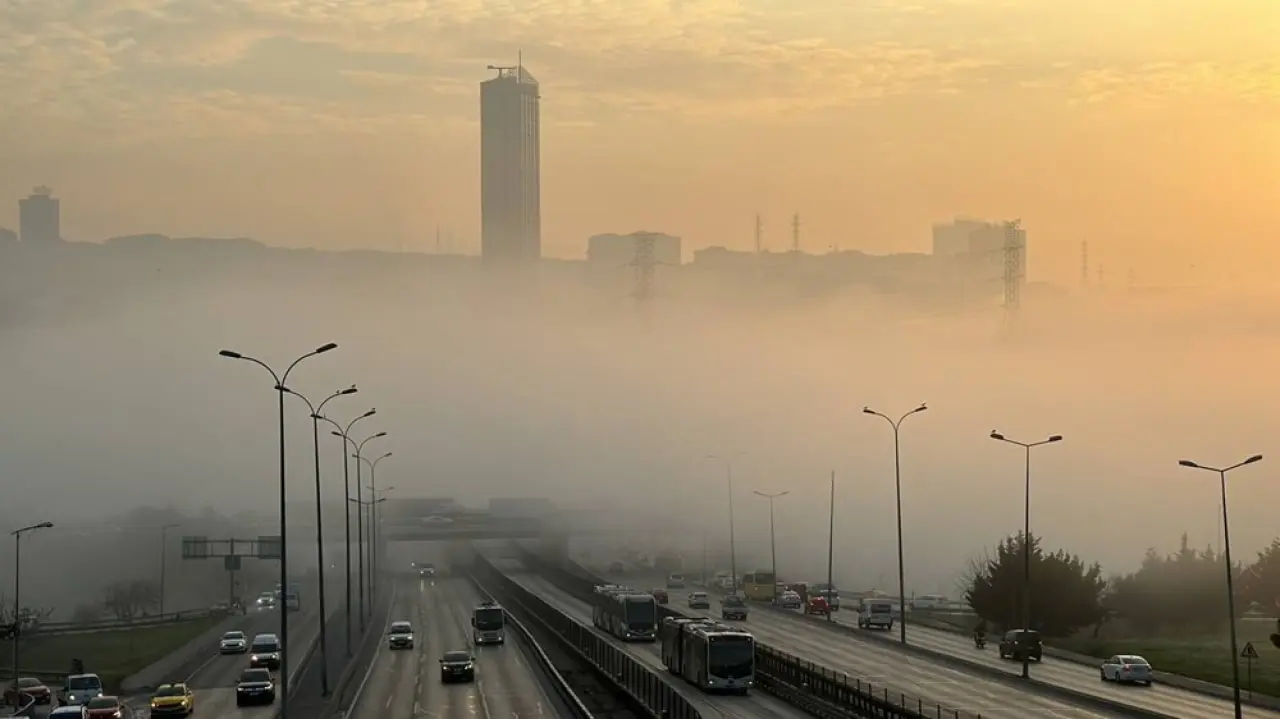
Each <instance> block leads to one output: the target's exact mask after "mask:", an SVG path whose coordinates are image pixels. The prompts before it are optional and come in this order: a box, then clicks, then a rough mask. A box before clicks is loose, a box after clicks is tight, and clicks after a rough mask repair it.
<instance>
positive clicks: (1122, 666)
mask: <svg viewBox="0 0 1280 719" xmlns="http://www.w3.org/2000/svg"><path fill="white" fill-rule="evenodd" d="M1100 673H1101V674H1102V681H1104V682H1117V683H1125V684H1145V685H1146V686H1151V662H1149V661H1147V660H1146V659H1143V658H1142V657H1140V656H1138V655H1137V654H1116V655H1114V656H1112V657H1109V658H1108V659H1107V660H1106V661H1104V662H1103V663H1102V667H1101V669H1100Z"/></svg>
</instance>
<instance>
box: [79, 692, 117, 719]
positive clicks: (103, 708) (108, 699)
mask: <svg viewBox="0 0 1280 719" xmlns="http://www.w3.org/2000/svg"><path fill="white" fill-rule="evenodd" d="M84 708H85V709H88V710H89V719H124V705H123V704H121V703H120V697H112V696H106V695H103V696H100V697H94V698H92V699H90V700H89V703H87V704H85V705H84Z"/></svg>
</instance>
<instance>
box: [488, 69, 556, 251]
mask: <svg viewBox="0 0 1280 719" xmlns="http://www.w3.org/2000/svg"><path fill="white" fill-rule="evenodd" d="M489 69H491V70H497V71H498V76H497V77H494V78H491V79H489V80H485V81H484V82H482V83H480V254H481V256H482V257H483V258H484V259H485V261H486V262H492V263H494V264H524V263H530V262H534V261H536V260H538V259H539V258H540V257H541V256H542V197H541V195H542V186H541V182H540V181H539V165H540V164H541V163H540V156H541V153H540V149H539V144H540V143H539V137H540V136H541V132H540V130H539V124H538V123H539V120H538V101H539V98H540V96H539V95H538V81H537V80H535V79H534V77H533V75H530V74H529V72H528V71H527V70H525V69H524V66H523V65H515V66H509V67H495V66H493V65H490V66H489Z"/></svg>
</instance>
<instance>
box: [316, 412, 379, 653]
mask: <svg viewBox="0 0 1280 719" xmlns="http://www.w3.org/2000/svg"><path fill="white" fill-rule="evenodd" d="M377 413H378V410H377V408H376V407H375V408H373V409H371V410H369V411H368V412H365V413H364V414H362V415H360V416H358V417H356V418H355V419H353V420H351V421H350V422H348V423H347V426H346V427H343V426H342V425H340V424H338V423H337V422H335V421H333V420H331V419H329V418H328V417H323V416H322V417H321V418H320V419H322V420H324V421H326V422H328V423H329V424H331V425H333V426H334V427H335V428H336V429H335V430H334V431H333V432H330V434H332V435H333V436H335V437H337V438H338V439H341V440H342V496H343V497H344V498H347V499H349V498H350V497H351V462H350V461H349V460H348V459H347V443H348V442H351V436H350V435H351V428H352V427H353V426H355V423H356V422H359V421H360V420H362V419H364V418H366V417H372V416H373V415H375V414H377ZM351 443H352V444H355V443H354V442H351ZM342 512H343V518H344V519H345V521H344V522H343V536H344V538H345V539H344V540H343V546H344V547H345V549H344V550H343V552H342V553H343V556H344V558H345V560H344V561H345V563H346V581H345V582H344V584H345V585H346V594H347V601H346V607H345V611H346V615H347V617H346V630H347V656H348V657H350V656H351V503H350V502H347V501H343V502H342Z"/></svg>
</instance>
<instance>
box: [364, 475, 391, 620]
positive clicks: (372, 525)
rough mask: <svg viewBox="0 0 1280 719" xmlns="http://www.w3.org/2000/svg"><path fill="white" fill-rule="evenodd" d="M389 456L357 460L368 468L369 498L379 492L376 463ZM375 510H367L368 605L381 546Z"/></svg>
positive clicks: (373, 586) (375, 586) (375, 591)
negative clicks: (368, 548) (368, 547)
mask: <svg viewBox="0 0 1280 719" xmlns="http://www.w3.org/2000/svg"><path fill="white" fill-rule="evenodd" d="M390 456H391V453H390V452H383V453H382V454H381V455H380V456H378V457H376V458H374V459H372V460H370V459H369V458H368V457H363V456H361V457H358V458H357V461H359V462H362V463H364V464H365V465H367V466H368V467H369V491H370V493H371V494H370V495H369V496H370V497H373V498H374V499H377V498H378V491H379V490H378V462H381V461H382V460H384V459H386V458H387V457H390ZM393 489H395V487H387V488H386V489H385V490H382V491H384V492H389V491H391V490H393ZM375 504H376V503H375ZM375 510H376V507H375V506H370V508H369V546H370V550H369V564H370V568H369V603H370V605H372V604H373V601H374V597H375V596H376V593H377V589H378V564H379V561H378V547H379V546H380V544H381V541H380V535H379V533H378V519H377V514H376V511H375ZM370 611H372V608H371V609H370Z"/></svg>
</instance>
